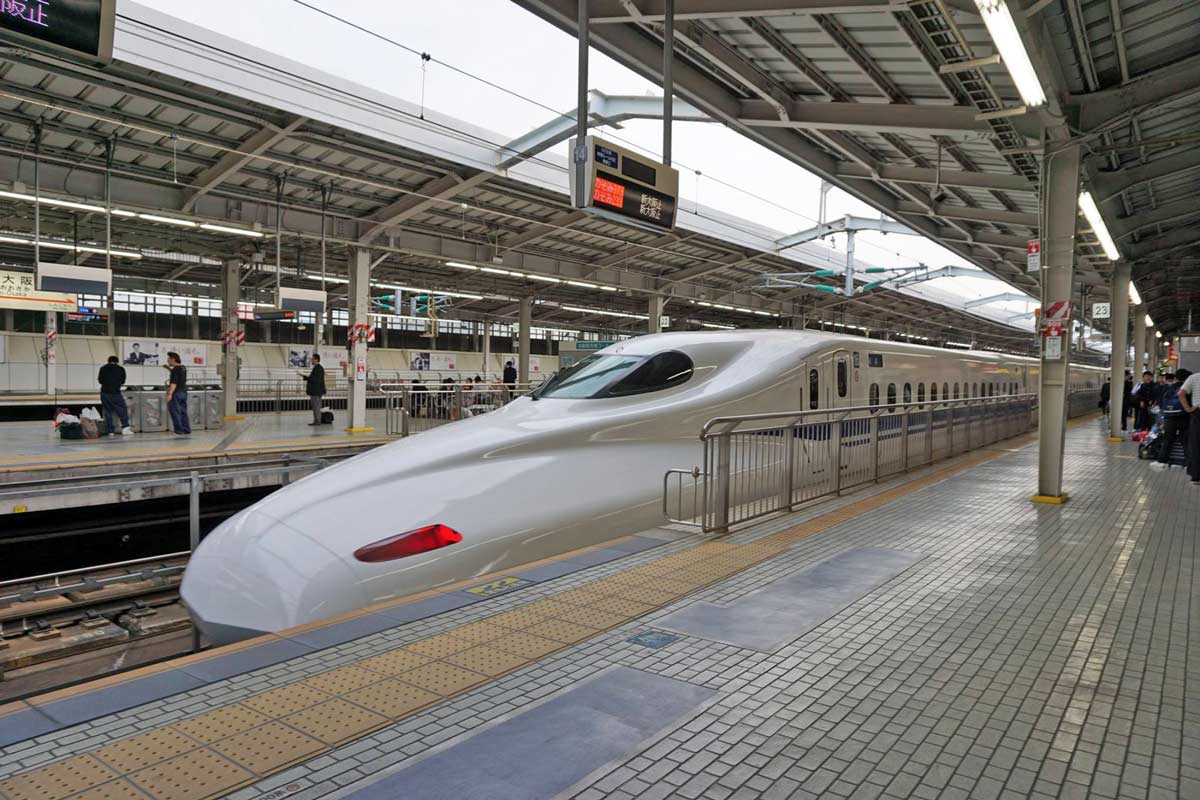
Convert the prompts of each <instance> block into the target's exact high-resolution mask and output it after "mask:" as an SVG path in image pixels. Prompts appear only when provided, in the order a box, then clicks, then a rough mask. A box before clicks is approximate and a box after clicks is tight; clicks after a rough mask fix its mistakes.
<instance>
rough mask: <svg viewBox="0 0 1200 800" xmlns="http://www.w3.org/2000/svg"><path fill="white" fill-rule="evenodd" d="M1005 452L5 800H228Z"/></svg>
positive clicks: (53, 775)
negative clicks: (87, 799)
mask: <svg viewBox="0 0 1200 800" xmlns="http://www.w3.org/2000/svg"><path fill="white" fill-rule="evenodd" d="M1002 454H1003V453H1002V452H999V451H987V450H982V451H979V452H977V453H974V454H972V455H968V456H965V457H962V458H961V459H960V460H959V461H958V462H956V463H955V464H954V465H953V466H950V467H948V468H946V469H942V470H939V471H937V472H933V473H931V474H929V475H927V476H925V477H922V478H918V479H915V480H913V481H910V482H908V483H905V484H902V485H900V486H896V487H894V488H891V489H887V490H885V491H882V492H879V493H877V494H874V495H871V496H869V497H866V498H864V499H862V500H861V501H859V502H857V503H853V504H851V505H847V506H845V507H844V508H841V509H838V510H835V511H832V512H830V513H828V514H823V515H821V516H818V517H814V518H813V519H810V520H808V521H806V522H804V523H802V524H800V525H798V526H796V527H793V528H790V529H788V530H785V531H781V532H779V533H776V534H772V535H769V536H766V537H764V538H762V539H758V540H756V541H754V542H750V543H748V544H735V543H731V542H721V541H710V542H706V543H704V544H701V545H698V546H696V547H692V548H690V549H687V550H683V551H680V552H676V553H673V554H671V555H668V556H665V557H663V558H659V559H656V560H654V561H651V562H648V563H645V564H643V565H640V566H637V567H632V568H629V569H626V570H623V571H621V572H618V573H615V574H612V575H607V576H605V577H603V578H598V579H596V580H593V581H591V582H589V583H586V584H583V585H582V586H579V587H577V588H573V589H570V590H568V591H565V592H562V593H560V594H557V595H554V596H553V597H550V598H545V599H542V600H536V601H534V602H532V603H529V604H527V605H524V606H520V607H518V608H516V609H513V610H510V611H505V612H502V613H499V614H495V615H493V616H491V617H487V618H485V619H484V620H482V621H477V622H471V623H467V624H464V625H461V626H459V627H457V628H453V629H451V630H449V631H447V632H444V633H440V634H437V635H435V636H430V637H427V638H425V639H421V640H418V641H416V642H413V643H411V644H408V645H405V646H403V647H399V648H397V649H394V650H391V651H389V652H386V653H382V654H379V655H375V656H371V657H368V658H364V659H361V660H360V661H358V662H356V663H354V664H351V665H348V666H342V667H338V668H336V669H332V670H328V671H326V672H323V673H320V674H318V675H315V676H312V677H309V678H306V679H304V680H301V681H297V682H295V683H292V684H288V685H286V686H282V687H279V688H276V689H271V690H269V691H266V692H263V693H261V694H258V695H255V696H253V697H249V698H246V699H244V700H241V701H239V702H235V703H231V704H230V705H228V706H225V707H224V708H221V709H218V710H215V711H210V712H207V713H205V714H201V715H200V716H197V717H193V718H191V719H188V720H184V721H181V722H175V723H171V724H168V725H166V726H164V727H162V728H158V729H156V730H153V731H150V732H147V733H142V734H138V735H137V736H132V737H129V738H126V739H123V740H120V741H118V742H115V743H113V744H110V745H107V746H106V747H104V748H101V749H99V750H97V751H95V752H92V753H86V754H82V755H78V756H74V757H71V758H68V759H66V760H63V761H59V762H56V763H54V764H51V765H49V766H44V767H39V768H37V769H34V770H32V771H30V772H25V773H22V774H19V775H15V776H13V777H10V778H8V779H5V780H2V781H0V796H3V798H5V800H65V798H68V797H70V798H72V800H75V798H78V797H85V796H86V797H93V798H124V797H140V798H142V799H143V800H145V797H146V796H149V797H150V798H153V799H155V800H205V799H206V798H212V797H218V796H221V795H224V794H227V793H229V792H232V791H234V790H236V789H238V788H240V787H242V786H246V785H249V784H251V783H254V782H256V781H259V780H262V779H263V778H266V777H268V776H270V775H272V774H274V773H277V772H279V771H281V770H283V769H285V768H287V767H289V766H292V765H293V764H296V763H298V762H300V761H304V760H307V759H310V758H313V757H314V756H316V755H318V754H319V753H322V752H325V751H328V750H330V749H332V748H334V747H337V746H339V745H341V744H345V743H346V742H349V741H351V740H354V739H357V738H360V737H362V736H365V735H366V734H368V733H371V732H372V731H375V730H378V729H379V728H382V727H385V726H387V725H391V724H393V723H394V722H397V721H399V720H401V719H403V718H405V717H407V716H410V715H412V714H414V713H416V712H418V711H420V710H422V709H424V708H426V707H427V706H430V705H432V704H434V703H437V702H441V701H443V700H446V699H448V698H451V697H453V696H454V695H457V694H459V693H461V692H464V691H467V690H469V689H471V688H473V687H475V686H478V685H479V684H481V683H485V682H487V681H489V680H493V679H495V678H497V677H499V676H501V675H503V674H505V673H508V672H511V671H513V670H516V669H519V668H521V667H523V666H526V665H528V664H531V663H534V662H535V661H537V660H539V659H541V658H543V657H545V656H546V655H549V654H551V653H553V652H555V651H557V650H561V649H563V648H565V647H568V646H570V645H572V644H575V643H577V642H580V641H583V640H584V639H588V638H591V637H593V636H596V635H597V634H599V633H602V632H603V631H605V630H608V629H610V628H613V627H616V626H618V625H622V624H624V623H626V622H629V621H631V620H633V619H636V618H638V617H641V616H644V615H645V614H648V613H650V612H651V611H654V610H656V609H658V608H661V607H662V606H664V605H667V604H669V603H673V602H675V601H676V600H679V599H681V598H682V597H684V596H685V595H687V594H690V593H692V592H694V591H696V590H697V589H700V588H702V587H705V586H708V585H710V584H712V583H715V582H717V581H720V580H722V579H724V578H727V577H729V576H731V575H734V574H736V573H738V572H740V571H742V570H744V569H746V568H748V567H751V566H754V565H755V564H758V563H760V562H763V561H765V560H767V559H769V558H771V557H773V556H776V555H778V554H779V553H781V552H782V551H784V550H786V549H787V548H788V547H790V546H791V545H793V544H794V543H795V542H796V541H798V540H800V539H803V538H805V537H807V536H812V535H814V534H816V533H820V532H822V531H825V530H828V529H829V528H832V527H834V526H835V525H838V524H840V523H842V522H845V521H846V520H849V519H852V518H854V517H856V516H858V515H860V514H862V513H864V512H867V511H870V510H873V509H876V508H879V507H881V506H883V505H886V504H887V503H890V502H891V501H893V500H895V499H897V498H900V497H903V496H905V495H907V494H910V493H912V492H915V491H918V490H919V489H922V488H924V487H926V486H929V485H931V484H933V483H936V482H938V481H941V480H943V479H945V478H947V477H950V476H951V475H954V474H956V473H959V472H962V471H964V470H967V469H970V468H971V467H973V466H975V465H977V464H980V463H983V462H985V461H989V460H992V459H994V458H998V457H999V456H1001V455H1002ZM139 790H140V791H139ZM80 792H85V794H79V793H80Z"/></svg>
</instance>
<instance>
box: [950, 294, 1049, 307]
mask: <svg viewBox="0 0 1200 800" xmlns="http://www.w3.org/2000/svg"><path fill="white" fill-rule="evenodd" d="M1011 301H1017V302H1022V303H1032V302H1033V298H1032V297H1030V296H1029V295H1027V294H1015V293H1013V292H1005V293H1004V294H994V295H992V296H991V297H980V298H978V299H976V300H968V301H967V302H965V303H963V308H975V306H986V305H990V304H992V303H1008V302H1011Z"/></svg>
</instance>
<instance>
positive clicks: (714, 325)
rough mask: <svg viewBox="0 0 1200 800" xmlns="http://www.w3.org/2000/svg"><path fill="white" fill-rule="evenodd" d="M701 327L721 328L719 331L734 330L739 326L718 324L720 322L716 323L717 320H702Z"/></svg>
mask: <svg viewBox="0 0 1200 800" xmlns="http://www.w3.org/2000/svg"><path fill="white" fill-rule="evenodd" d="M700 327H702V328H714V329H716V330H719V331H733V330H737V328H735V327H733V326H732V325H718V324H717V323H715V322H701V323H700Z"/></svg>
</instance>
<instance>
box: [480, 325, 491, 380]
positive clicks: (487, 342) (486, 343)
mask: <svg viewBox="0 0 1200 800" xmlns="http://www.w3.org/2000/svg"><path fill="white" fill-rule="evenodd" d="M491 361H492V323H490V322H486V321H485V322H484V323H483V372H481V373H480V376H481V377H482V378H483V379H484V380H485V381H486V380H487V379H488V367H490V366H491Z"/></svg>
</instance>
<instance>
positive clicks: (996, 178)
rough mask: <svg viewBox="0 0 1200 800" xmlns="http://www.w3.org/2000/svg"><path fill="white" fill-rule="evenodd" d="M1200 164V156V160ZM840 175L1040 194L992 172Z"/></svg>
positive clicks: (847, 168) (846, 169)
mask: <svg viewBox="0 0 1200 800" xmlns="http://www.w3.org/2000/svg"><path fill="white" fill-rule="evenodd" d="M1197 163H1198V164H1200V155H1198V156H1197ZM837 172H838V175H842V176H844V177H847V178H854V179H856V180H857V179H862V180H884V181H892V182H893V183H920V184H925V185H928V186H933V185H935V184H937V183H939V182H940V183H941V185H942V186H951V187H957V188H962V189H991V190H994V191H999V192H1033V193H1036V192H1037V190H1038V187H1037V184H1036V183H1031V182H1030V181H1029V180H1027V179H1026V178H1024V177H1022V176H1021V175H997V174H995V173H992V172H966V171H965V170H949V169H943V170H941V172H940V173H939V172H938V171H937V170H935V169H925V168H922V167H902V166H893V165H889V164H883V165H880V167H879V169H878V170H877V172H876V173H874V174H873V173H872V172H871V170H868V169H865V168H863V167H861V166H859V165H857V164H840V165H838V168H837Z"/></svg>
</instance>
